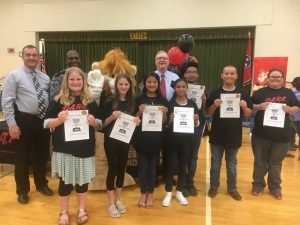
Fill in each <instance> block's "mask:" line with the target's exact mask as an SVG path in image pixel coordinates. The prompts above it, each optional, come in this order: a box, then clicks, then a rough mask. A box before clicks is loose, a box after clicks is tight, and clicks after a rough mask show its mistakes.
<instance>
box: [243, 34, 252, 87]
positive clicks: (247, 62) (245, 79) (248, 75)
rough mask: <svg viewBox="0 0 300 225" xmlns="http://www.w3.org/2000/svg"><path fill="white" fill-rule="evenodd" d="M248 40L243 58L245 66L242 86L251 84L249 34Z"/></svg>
mask: <svg viewBox="0 0 300 225" xmlns="http://www.w3.org/2000/svg"><path fill="white" fill-rule="evenodd" d="M248 36H249V39H248V47H247V52H246V56H245V66H244V77H243V86H246V85H247V84H249V83H250V82H251V74H252V73H251V64H252V62H251V61H252V60H251V55H252V44H251V39H250V33H249V35H248Z"/></svg>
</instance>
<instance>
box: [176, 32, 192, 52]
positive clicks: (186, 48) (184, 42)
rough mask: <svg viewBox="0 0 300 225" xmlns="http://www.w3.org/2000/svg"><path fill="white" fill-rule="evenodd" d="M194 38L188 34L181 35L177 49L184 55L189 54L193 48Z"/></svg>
mask: <svg viewBox="0 0 300 225" xmlns="http://www.w3.org/2000/svg"><path fill="white" fill-rule="evenodd" d="M194 43H195V42H194V38H193V37H192V35H190V34H183V35H181V36H180V37H179V38H178V47H179V48H180V49H181V51H183V52H184V53H189V52H190V51H191V50H192V48H193V47H194Z"/></svg>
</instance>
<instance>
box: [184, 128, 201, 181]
mask: <svg viewBox="0 0 300 225" xmlns="http://www.w3.org/2000/svg"><path fill="white" fill-rule="evenodd" d="M203 128H204V125H200V126H199V127H195V135H194V146H193V148H192V150H191V153H190V157H189V159H188V165H187V186H188V187H191V186H193V185H194V177H195V174H196V169H197V160H198V151H199V147H200V144H201V137H202V132H203Z"/></svg>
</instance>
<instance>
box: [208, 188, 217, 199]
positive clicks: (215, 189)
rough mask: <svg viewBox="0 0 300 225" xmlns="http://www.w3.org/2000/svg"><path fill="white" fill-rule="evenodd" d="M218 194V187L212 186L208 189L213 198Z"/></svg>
mask: <svg viewBox="0 0 300 225" xmlns="http://www.w3.org/2000/svg"><path fill="white" fill-rule="evenodd" d="M217 194H218V188H214V187H211V188H210V189H209V191H208V196H209V197H211V198H214V197H216V195H217Z"/></svg>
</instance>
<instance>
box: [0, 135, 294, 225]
mask: <svg viewBox="0 0 300 225" xmlns="http://www.w3.org/2000/svg"><path fill="white" fill-rule="evenodd" d="M243 136H244V137H243V138H244V141H243V146H242V147H241V148H240V150H239V154H238V190H239V192H240V193H241V195H242V197H243V200H242V201H240V202H237V201H235V200H233V199H232V198H231V197H230V196H229V195H228V194H227V193H226V170H225V165H224V163H223V166H222V174H221V187H220V188H219V193H218V195H217V196H216V198H214V199H210V198H208V197H207V195H206V193H207V191H208V188H209V165H210V162H209V160H210V157H209V146H208V142H207V138H206V137H204V138H203V139H202V143H201V148H200V151H199V160H198V169H197V175H196V180H195V181H196V182H195V184H196V187H197V188H198V189H199V194H198V196H197V197H189V198H188V201H189V205H188V206H180V205H179V204H178V202H177V201H176V199H175V198H173V200H172V202H171V206H170V207H168V208H164V207H162V206H161V205H160V202H161V200H162V198H163V197H164V185H163V184H162V183H161V185H160V186H159V187H158V188H156V189H155V193H154V195H155V202H154V204H155V206H154V208H152V209H145V208H138V207H137V201H138V198H139V188H138V186H137V185H135V186H131V187H127V188H125V189H124V191H123V201H124V203H125V204H126V206H127V208H128V212H127V213H126V214H124V215H122V217H121V218H117V219H115V218H110V217H109V216H108V215H107V213H106V203H107V199H106V193H105V191H92V192H89V193H88V206H87V210H88V212H89V222H88V224H90V225H96V224H97V225H99V224H101V225H110V224H116V223H117V224H118V225H141V224H143V225H150V224H151V225H153V224H157V225H183V224H189V225H203V224H205V225H211V224H213V225H226V224H228V225H229V224H230V225H234V224H236V225H253V224H255V225H285V224H298V223H299V219H300V215H299V214H298V213H299V211H300V191H299V188H300V178H299V177H300V161H298V159H297V156H298V154H299V153H298V152H291V153H292V154H294V155H296V157H295V158H285V160H284V163H283V164H284V165H283V173H282V180H283V184H282V187H283V199H282V200H281V201H278V200H275V199H274V198H273V197H272V196H271V195H270V193H269V192H268V191H267V190H265V192H264V193H263V195H262V196H258V197H256V196H253V195H251V176H252V169H253V156H252V151H251V147H250V138H249V132H248V130H247V129H244V135H243ZM13 169H14V168H13V166H11V165H1V164H0V196H1V200H0V220H1V221H0V224H3V225H17V224H26V225H41V224H45V225H48V224H49V225H50V224H57V219H58V214H59V198H58V195H57V184H58V182H57V180H56V179H53V178H49V186H50V187H51V188H52V189H53V190H54V191H55V195H54V196H51V197H45V196H43V195H41V194H40V193H38V192H36V191H35V187H34V185H33V180H32V178H31V192H30V193H29V198H30V202H29V204H27V205H21V204H19V203H18V202H17V198H16V194H15V183H14V176H13ZM174 193H175V188H174ZM76 206H77V204H76V195H75V193H73V194H72V197H71V200H70V213H71V214H72V221H71V222H72V223H71V224H76V219H75V213H76V211H77V209H76Z"/></svg>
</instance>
